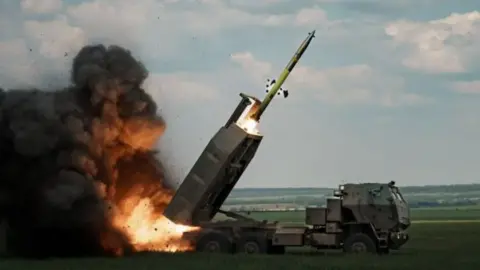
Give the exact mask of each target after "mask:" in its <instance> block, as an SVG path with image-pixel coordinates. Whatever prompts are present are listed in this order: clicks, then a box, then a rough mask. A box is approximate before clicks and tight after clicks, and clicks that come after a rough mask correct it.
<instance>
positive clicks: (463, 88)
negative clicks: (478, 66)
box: [452, 80, 480, 94]
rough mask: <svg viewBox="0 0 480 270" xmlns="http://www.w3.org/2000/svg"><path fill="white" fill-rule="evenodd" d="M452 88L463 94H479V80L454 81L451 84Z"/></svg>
mask: <svg viewBox="0 0 480 270" xmlns="http://www.w3.org/2000/svg"><path fill="white" fill-rule="evenodd" d="M452 89H453V91H455V92H458V93H463V94H480V80H477V81H465V82H454V83H453V84H452Z"/></svg>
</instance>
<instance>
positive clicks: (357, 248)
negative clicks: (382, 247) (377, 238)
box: [343, 233, 377, 253]
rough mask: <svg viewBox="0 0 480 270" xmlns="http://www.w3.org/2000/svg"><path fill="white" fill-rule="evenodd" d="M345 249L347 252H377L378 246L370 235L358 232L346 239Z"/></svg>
mask: <svg viewBox="0 0 480 270" xmlns="http://www.w3.org/2000/svg"><path fill="white" fill-rule="evenodd" d="M343 250H344V251H345V252H347V253H376V252H377V246H376V245H375V242H374V241H373V240H372V238H371V237H369V236H368V235H366V234H363V233H356V234H352V235H350V236H349V237H348V238H347V239H346V240H345V242H344V243H343Z"/></svg>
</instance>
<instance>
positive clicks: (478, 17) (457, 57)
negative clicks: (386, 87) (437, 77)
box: [385, 11, 480, 73]
mask: <svg viewBox="0 0 480 270" xmlns="http://www.w3.org/2000/svg"><path fill="white" fill-rule="evenodd" d="M385 33H386V34H387V35H389V36H391V37H392V38H393V40H394V41H395V42H396V43H397V44H401V45H407V46H408V48H409V49H411V51H410V53H409V54H408V56H406V58H405V59H404V60H403V64H404V65H405V66H407V67H409V68H412V69H416V70H422V71H425V72H429V73H446V72H450V73H454V72H463V71H466V70H467V69H468V68H469V67H471V66H472V65H473V64H477V63H478V61H477V60H476V59H478V58H476V57H478V56H480V50H478V48H479V47H480V13H479V12H478V11H472V12H469V13H464V14H458V13H452V14H451V15H450V16H448V17H446V18H443V19H439V20H433V21H429V22H412V21H405V20H402V21H396V22H392V23H390V24H388V25H387V26H386V27H385ZM474 59H475V60H474Z"/></svg>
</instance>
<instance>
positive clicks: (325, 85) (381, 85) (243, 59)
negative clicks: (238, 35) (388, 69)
mask: <svg viewBox="0 0 480 270" xmlns="http://www.w3.org/2000/svg"><path fill="white" fill-rule="evenodd" d="M231 59H232V61H233V62H235V63H237V64H239V65H240V66H241V67H242V69H243V70H244V71H245V72H246V73H247V74H249V75H250V77H251V78H252V79H253V80H254V81H255V82H256V83H258V84H259V83H261V82H263V81H264V80H265V78H268V77H270V76H272V74H273V72H274V70H273V66H272V64H270V63H268V62H265V61H261V60H258V59H256V58H255V57H254V56H253V54H252V53H250V52H239V53H235V54H233V55H232V56H231ZM286 84H288V88H289V89H291V90H292V92H294V91H295V92H296V91H299V92H300V91H304V92H305V93H306V94H307V95H309V96H313V97H315V98H317V99H318V100H321V101H323V102H327V103H335V104H346V103H360V104H368V103H376V104H380V105H382V106H388V107H390V106H399V105H408V104H414V103H419V102H425V101H427V100H426V99H424V98H423V97H421V96H419V95H416V94H413V93H406V92H405V91H404V90H403V80H402V79H401V78H396V77H393V76H388V75H387V74H383V73H382V72H380V71H376V70H374V69H372V68H371V67H370V66H368V65H351V66H344V67H339V68H329V69H315V68H312V67H306V66H302V65H297V66H296V67H295V69H294V70H293V72H292V74H291V75H290V77H289V78H288V82H286ZM302 89H303V90H302Z"/></svg>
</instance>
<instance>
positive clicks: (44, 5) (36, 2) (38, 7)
mask: <svg viewBox="0 0 480 270" xmlns="http://www.w3.org/2000/svg"><path fill="white" fill-rule="evenodd" d="M20 5H21V7H22V10H23V11H24V12H26V13H52V12H55V11H58V10H59V9H61V8H62V0H21V2H20Z"/></svg>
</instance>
